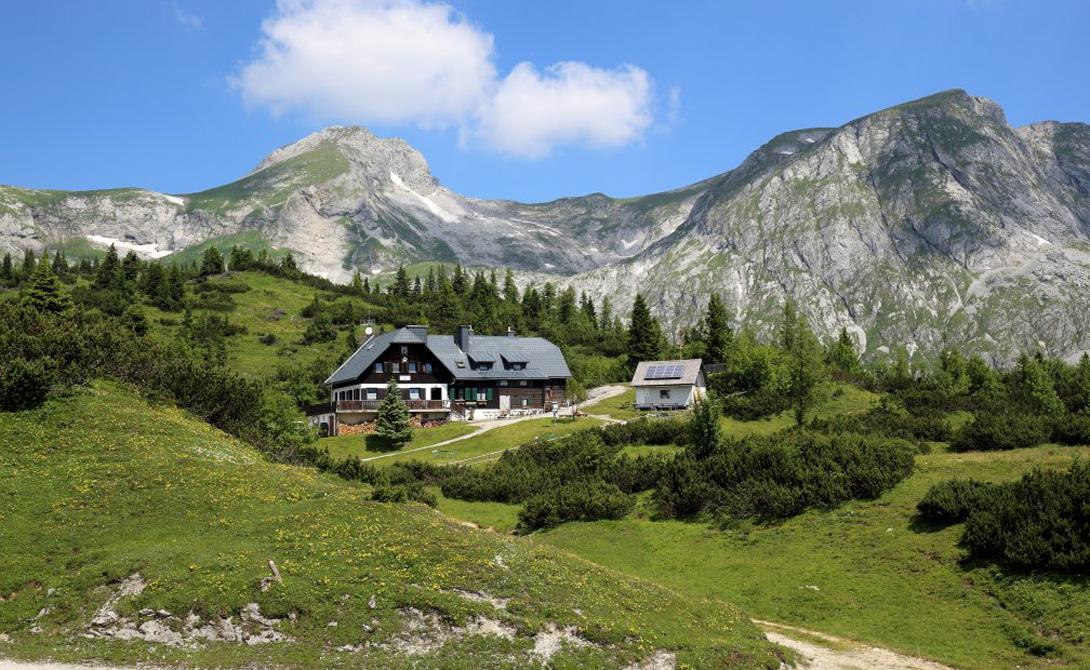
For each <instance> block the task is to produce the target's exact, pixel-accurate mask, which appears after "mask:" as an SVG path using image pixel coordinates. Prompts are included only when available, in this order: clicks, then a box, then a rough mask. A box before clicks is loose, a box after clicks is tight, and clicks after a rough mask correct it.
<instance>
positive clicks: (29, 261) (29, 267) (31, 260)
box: [19, 249, 38, 281]
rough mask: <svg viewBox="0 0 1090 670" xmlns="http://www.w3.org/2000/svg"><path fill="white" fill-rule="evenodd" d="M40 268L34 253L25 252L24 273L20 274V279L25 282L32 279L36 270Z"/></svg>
mask: <svg viewBox="0 0 1090 670" xmlns="http://www.w3.org/2000/svg"><path fill="white" fill-rule="evenodd" d="M37 266H38V262H37V260H36V259H35V257H34V252H33V251H32V250H30V249H27V250H26V251H25V252H23V271H22V272H20V273H19V276H20V278H21V279H22V280H23V281H26V280H28V279H30V275H32V274H34V268H36V267H37Z"/></svg>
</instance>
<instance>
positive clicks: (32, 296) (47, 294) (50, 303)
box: [22, 254, 72, 312]
mask: <svg viewBox="0 0 1090 670" xmlns="http://www.w3.org/2000/svg"><path fill="white" fill-rule="evenodd" d="M22 303H23V304H24V305H27V306H29V307H33V308H35V309H38V310H41V311H43V312H63V311H65V310H67V309H68V308H69V307H71V306H72V299H71V297H70V296H69V295H68V294H67V293H66V292H65V291H64V289H63V288H61V283H60V281H59V280H58V279H57V276H56V275H55V274H53V269H52V268H51V267H50V263H49V256H48V254H47V255H45V256H43V257H42V262H41V263H39V264H38V267H37V268H35V269H34V273H33V274H31V275H30V279H29V280H28V281H27V282H25V283H24V286H23V297H22Z"/></svg>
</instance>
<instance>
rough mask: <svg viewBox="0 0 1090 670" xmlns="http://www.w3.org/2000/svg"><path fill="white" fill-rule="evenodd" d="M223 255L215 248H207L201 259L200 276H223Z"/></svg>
mask: <svg viewBox="0 0 1090 670" xmlns="http://www.w3.org/2000/svg"><path fill="white" fill-rule="evenodd" d="M223 270H224V267H223V254H221V253H220V250H219V249H217V248H216V247H208V248H207V249H205V250H204V256H202V257H201V269H200V274H201V276H202V277H208V276H210V275H219V274H223Z"/></svg>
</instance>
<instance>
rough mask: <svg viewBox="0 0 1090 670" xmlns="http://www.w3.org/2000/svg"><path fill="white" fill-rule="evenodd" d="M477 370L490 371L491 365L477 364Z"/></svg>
mask: <svg viewBox="0 0 1090 670" xmlns="http://www.w3.org/2000/svg"><path fill="white" fill-rule="evenodd" d="M477 369H478V370H491V369H492V364H491V363H478V364H477Z"/></svg>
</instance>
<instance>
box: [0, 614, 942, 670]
mask: <svg viewBox="0 0 1090 670" xmlns="http://www.w3.org/2000/svg"><path fill="white" fill-rule="evenodd" d="M754 623H756V624H757V625H758V626H760V628H761V629H762V630H763V631H764V633H765V636H767V637H768V639H769V640H772V641H773V642H775V643H776V644H781V645H783V646H785V647H787V648H788V649H791V650H793V651H795V652H796V653H798V655H799V657H800V658H799V661H800V663H799V666H800V667H802V668H806V669H807V670H953V668H951V667H949V666H946V665H942V664H941V663H935V662H934V661H926V660H924V659H922V658H914V657H912V656H905V655H903V654H898V653H897V652H895V651H890V650H889V649H883V648H881V647H872V646H870V645H865V644H862V643H859V642H852V641H850V640H845V639H843V638H839V637H836V636H834V635H828V634H826V633H819V632H817V631H812V630H806V629H805V628H795V627H794V626H785V625H783V624H777V623H771V622H768V621H758V620H756V619H755V620H754ZM0 670H4V669H3V668H0Z"/></svg>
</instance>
